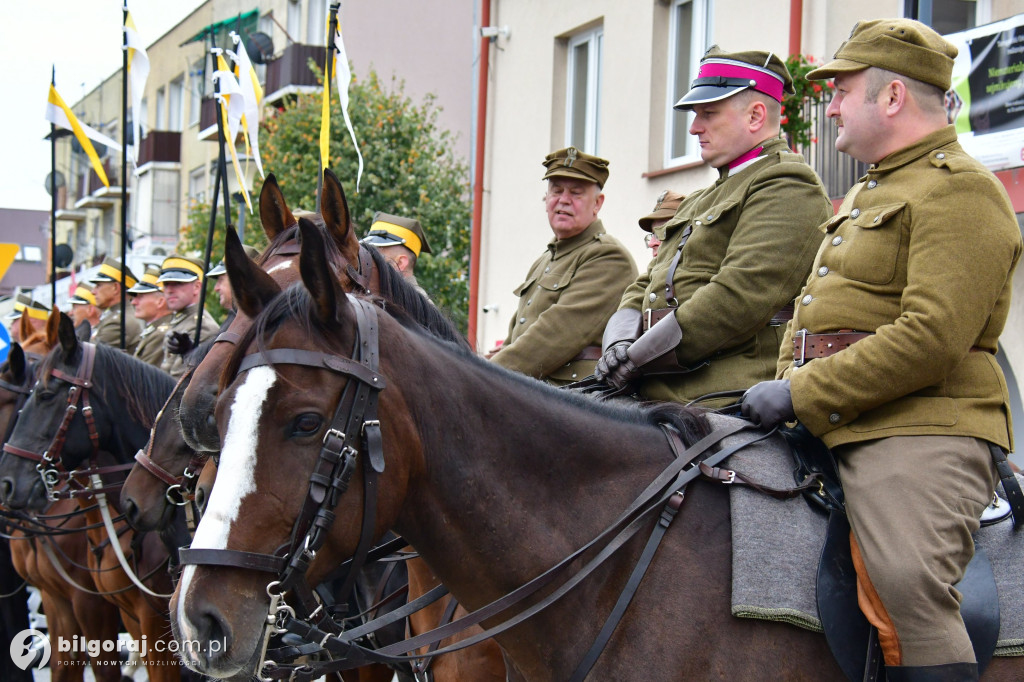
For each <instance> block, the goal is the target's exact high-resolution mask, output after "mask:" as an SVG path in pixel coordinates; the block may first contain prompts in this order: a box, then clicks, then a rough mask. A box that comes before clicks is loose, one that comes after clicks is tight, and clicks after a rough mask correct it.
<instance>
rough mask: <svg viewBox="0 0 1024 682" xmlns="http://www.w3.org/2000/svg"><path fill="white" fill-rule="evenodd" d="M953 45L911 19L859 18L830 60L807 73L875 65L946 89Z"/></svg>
mask: <svg viewBox="0 0 1024 682" xmlns="http://www.w3.org/2000/svg"><path fill="white" fill-rule="evenodd" d="M958 52H959V50H957V48H956V46H955V45H953V43H951V42H949V41H948V40H946V39H945V38H943V37H942V36H940V35H939V34H938V33H936V32H935V31H934V30H933V29H932V28H931V27H929V26H926V25H925V24H922V23H921V22H920V21H914V20H913V19H874V20H872V21H860V22H857V24H855V25H854V27H853V31H851V32H850V39H849V40H847V41H846V42H845V43H843V44H842V45H840V46H839V49H838V50H836V53H835V54H834V55H832V61H830V62H828V63H827V64H823V65H822V66H819V67H818V68H816V69H814V70H813V71H811V72H810V73H808V74H807V79H808V80H812V81H813V80H823V79H825V78H835V77H836V75H837V74H840V73H850V72H854V71H861V70H863V69H866V68H868V67H869V66H875V67H878V68H879V69H885V70H886V71H893V72H895V73H898V74H900V75H901V76H906V77H907V78H913V79H914V80H917V81H921V82H922V83H929V84H930V85H934V86H936V87H938V88H941V89H942V90H943V91H946V90H949V86H950V85H951V83H952V78H953V60H954V59H955V58H956V55H957V53H958Z"/></svg>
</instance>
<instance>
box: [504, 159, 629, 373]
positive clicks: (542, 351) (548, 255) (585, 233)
mask: <svg viewBox="0 0 1024 682" xmlns="http://www.w3.org/2000/svg"><path fill="white" fill-rule="evenodd" d="M544 167H545V168H546V169H547V171H546V172H545V174H544V178H543V179H544V180H547V181H548V189H547V193H546V194H545V195H544V206H545V208H546V210H547V214H548V224H549V225H550V226H551V231H552V232H554V235H555V238H554V239H553V240H551V241H550V242H549V243H548V247H547V250H546V251H545V252H544V253H543V254H542V255H541V257H540V258H538V259H537V260H536V261H535V262H534V263H533V265H532V266H530V270H529V272H528V273H527V275H526V280H525V281H524V282H523V283H522V284H520V285H519V286H518V287H517V288H516V290H515V294H516V296H518V297H519V306H518V309H517V310H516V314H515V316H514V317H513V318H512V321H511V322H510V323H509V329H508V335H507V336H506V337H505V340H504V341H503V342H502V343H501V345H500V346H498V347H497V348H494V349H492V350H491V351H490V352H489V353H488V354H487V357H489V358H490V359H491V360H492V361H493V362H495V363H497V364H499V365H501V366H502V367H506V368H508V369H511V370H514V371H517V372H522V373H523V374H527V375H529V376H532V377H535V378H537V379H543V380H545V381H547V382H548V383H551V384H554V385H562V384H567V383H571V382H574V381H579V380H580V379H583V378H585V377H587V376H590V374H592V373H593V370H594V363H595V362H596V360H597V359H598V358H599V357H600V356H601V332H602V330H603V329H604V326H605V323H606V322H607V321H608V317H609V316H610V315H611V314H612V313H613V312H614V311H615V308H616V306H617V304H618V300H619V297H620V296H621V295H622V290H623V289H625V288H626V285H628V284H629V283H630V282H632V281H633V279H634V278H635V277H636V274H637V270H636V264H635V263H634V262H633V258H632V256H630V255H629V252H628V251H627V250H626V247H625V246H623V245H622V244H621V243H620V242H619V241H618V240H617V239H615V238H614V237H612V236H611V235H609V234H608V233H607V232H605V229H604V225H602V224H601V221H600V220H599V219H598V217H597V214H598V213H599V212H600V210H601V206H602V205H603V204H604V194H603V193H602V189H603V187H604V184H605V182H606V181H607V180H608V161H606V160H605V159H601V158H598V157H596V156H591V155H590V154H585V153H583V152H581V151H579V150H578V149H576V148H575V147H568V148H566V149H560V150H558V151H556V152H552V153H551V154H548V156H547V158H546V159H545V160H544Z"/></svg>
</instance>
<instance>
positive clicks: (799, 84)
mask: <svg viewBox="0 0 1024 682" xmlns="http://www.w3.org/2000/svg"><path fill="white" fill-rule="evenodd" d="M819 66H821V65H820V64H818V63H816V62H815V60H814V57H811V56H810V55H803V54H794V55H790V57H789V59H787V60H786V68H788V69H789V75H791V76H792V77H793V89H794V90H796V94H793V95H791V94H789V93H786V95H785V97H783V99H782V131H783V132H784V133H786V135H787V136H788V137H789V143H790V145H792V146H793V148H794V149H798V150H799V149H803V148H804V147H806V146H807V145H809V144H810V143H811V142H817V140H816V139H815V138H813V137H812V136H811V125H812V123H813V121H812V120H811V115H810V114H811V111H812V110H813V109H814V108H815V106H816V105H817V104H818V103H820V102H821V101H823V100H824V99H825V98H826V97H828V96H830V93H831V91H832V88H833V85H832V82H831V81H809V80H807V74H808V73H810V72H811V71H813V70H814V69H816V68H818V67H819Z"/></svg>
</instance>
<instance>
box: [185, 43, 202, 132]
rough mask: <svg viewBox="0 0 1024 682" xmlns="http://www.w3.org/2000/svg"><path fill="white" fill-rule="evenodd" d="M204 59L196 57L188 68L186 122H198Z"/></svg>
mask: <svg viewBox="0 0 1024 682" xmlns="http://www.w3.org/2000/svg"><path fill="white" fill-rule="evenodd" d="M205 61H206V60H205V59H197V60H196V61H194V62H193V63H192V67H191V68H190V69H189V70H188V124H189V125H190V126H194V125H198V124H199V114H200V112H201V110H202V104H203V78H204V77H205V76H206V64H205Z"/></svg>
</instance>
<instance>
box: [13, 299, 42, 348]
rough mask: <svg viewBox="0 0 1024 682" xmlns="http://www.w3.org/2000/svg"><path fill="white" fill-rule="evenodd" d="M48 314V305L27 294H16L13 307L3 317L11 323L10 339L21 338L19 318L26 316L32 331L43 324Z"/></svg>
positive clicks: (18, 339)
mask: <svg viewBox="0 0 1024 682" xmlns="http://www.w3.org/2000/svg"><path fill="white" fill-rule="evenodd" d="M49 316H50V308H49V307H48V306H46V305H44V304H42V303H39V302H38V301H35V300H33V299H32V297H31V296H29V295H28V294H18V295H17V296H15V298H14V308H13V309H12V310H11V312H9V313H8V314H7V315H5V316H4V319H5V320H6V321H7V322H8V324H10V325H11V327H10V329H11V341H20V340H21V323H20V320H21V318H22V317H27V318H28V321H29V326H30V327H32V329H33V331H34V330H36V329H40V328H41V327H43V326H45V325H46V320H47V318H48V317H49Z"/></svg>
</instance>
